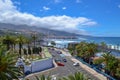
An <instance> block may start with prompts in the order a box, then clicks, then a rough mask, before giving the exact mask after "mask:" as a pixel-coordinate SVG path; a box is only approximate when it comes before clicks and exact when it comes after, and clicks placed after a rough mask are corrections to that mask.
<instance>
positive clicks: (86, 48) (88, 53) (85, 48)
mask: <svg viewBox="0 0 120 80" xmlns="http://www.w3.org/2000/svg"><path fill="white" fill-rule="evenodd" d="M76 49H77V53H78V54H77V56H79V57H81V58H83V59H84V60H85V61H86V62H88V63H90V58H91V57H93V56H94V54H95V52H97V45H96V44H95V43H87V42H81V43H80V44H78V45H77V46H76Z"/></svg>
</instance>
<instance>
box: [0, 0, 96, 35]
mask: <svg viewBox="0 0 120 80" xmlns="http://www.w3.org/2000/svg"><path fill="white" fill-rule="evenodd" d="M0 4H1V5H0V22H2V23H11V24H16V25H19V24H26V25H29V26H37V27H43V28H49V29H54V30H59V31H66V32H72V33H79V34H86V31H85V30H83V29H81V28H83V27H84V26H94V25H96V24H97V23H96V22H95V21H93V20H91V19H88V18H85V17H70V16H66V15H62V16H54V15H53V16H46V17H36V16H34V15H32V14H29V13H22V12H19V11H18V10H17V8H16V7H15V6H14V5H13V3H12V1H11V0H5V1H3V0H2V1H0ZM6 4H7V5H6ZM44 8H46V7H44ZM48 9H49V8H47V10H48Z"/></svg>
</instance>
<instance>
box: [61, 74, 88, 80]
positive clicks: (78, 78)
mask: <svg viewBox="0 0 120 80" xmlns="http://www.w3.org/2000/svg"><path fill="white" fill-rule="evenodd" d="M60 80H87V78H86V77H85V76H84V75H83V74H82V73H80V72H76V73H75V74H74V75H69V76H68V77H63V78H61V79H60Z"/></svg>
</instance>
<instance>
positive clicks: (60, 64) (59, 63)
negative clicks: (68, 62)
mask: <svg viewBox="0 0 120 80" xmlns="http://www.w3.org/2000/svg"><path fill="white" fill-rule="evenodd" d="M57 65H58V66H65V65H64V64H63V63H61V62H57Z"/></svg>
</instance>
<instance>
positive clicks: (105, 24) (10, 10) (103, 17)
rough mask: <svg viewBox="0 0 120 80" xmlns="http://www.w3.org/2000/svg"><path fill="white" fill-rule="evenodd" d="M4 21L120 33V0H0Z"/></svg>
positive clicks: (98, 33)
mask: <svg viewBox="0 0 120 80" xmlns="http://www.w3.org/2000/svg"><path fill="white" fill-rule="evenodd" d="M0 22H1V23H11V24H15V25H21V24H25V25H29V26H33V27H35V26H36V27H43V28H48V29H53V30H59V31H66V32H71V33H76V34H82V35H93V36H108V37H111V36H112V37H120V0H0Z"/></svg>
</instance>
